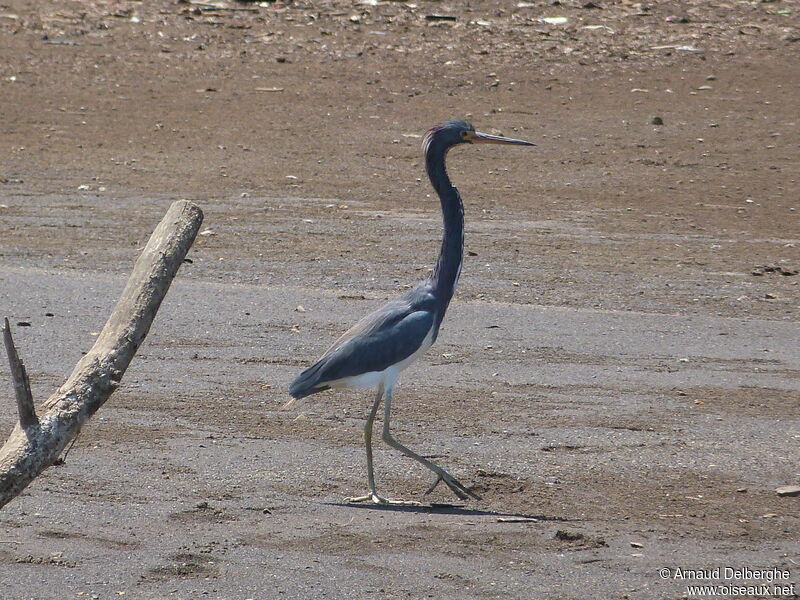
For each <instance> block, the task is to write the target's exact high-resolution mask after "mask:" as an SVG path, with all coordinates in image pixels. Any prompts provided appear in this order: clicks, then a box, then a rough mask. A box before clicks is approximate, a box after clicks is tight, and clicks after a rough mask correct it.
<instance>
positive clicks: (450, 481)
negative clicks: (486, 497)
mask: <svg viewBox="0 0 800 600" xmlns="http://www.w3.org/2000/svg"><path fill="white" fill-rule="evenodd" d="M385 400H386V401H385V403H384V406H383V410H384V413H383V414H384V416H383V441H384V442H386V443H387V444H389V445H390V446H391V447H392V448H394V449H395V450H399V451H400V452H402V453H403V454H405V455H406V456H408V457H409V458H413V459H414V460H416V461H417V462H418V463H420V464H421V465H423V466H424V467H426V468H428V469H430V470H431V471H433V472H434V473H436V475H437V479H436V481H435V482H434V483H433V485H432V486H431V487H430V488H428V491H426V492H425V494H424V495H428V494H430V493H431V492H432V491H433V490H434V488H435V487H436V486H437V485H438V484H439V482H440V481H444V482H445V483H446V484H447V487H449V488H450V489H451V490H453V493H455V495H456V496H458V497H459V498H460V499H461V500H468V499H469V498H474V499H476V500H480V499H481V497H480V496H478V494H476V493H475V492H473V491H472V490H470V489H469V488H467V487H466V486H465V485H464V484H462V483H461V482H460V481H458V480H457V479H456V478H455V477H453V476H452V475H450V473H448V472H447V471H445V470H444V469H443V468H442V467H440V466H439V465H437V464H436V463H434V462H432V461H430V460H428V459H427V458H424V457H422V456H420V455H419V454H417V453H416V452H414V451H413V450H411V449H409V448H406V447H405V446H403V444H401V443H400V442H398V441H397V440H396V439H394V438H393V437H392V433H391V431H390V430H389V418H390V414H391V411H392V388H389V389H387V390H386V393H385Z"/></svg>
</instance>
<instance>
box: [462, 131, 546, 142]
mask: <svg viewBox="0 0 800 600" xmlns="http://www.w3.org/2000/svg"><path fill="white" fill-rule="evenodd" d="M470 141H471V142H472V143H473V144H516V145H517V146H535V145H536V144H534V143H533V142H526V141H525V140H515V139H514V138H506V137H501V136H499V135H489V134H488V133H481V132H480V131H476V132H475V134H474V135H473V136H472V139H471V140H470Z"/></svg>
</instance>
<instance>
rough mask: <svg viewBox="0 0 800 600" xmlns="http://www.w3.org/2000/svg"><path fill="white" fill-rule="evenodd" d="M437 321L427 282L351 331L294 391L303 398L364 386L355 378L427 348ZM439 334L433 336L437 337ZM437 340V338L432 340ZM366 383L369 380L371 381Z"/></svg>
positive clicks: (295, 384) (298, 381) (302, 377)
mask: <svg viewBox="0 0 800 600" xmlns="http://www.w3.org/2000/svg"><path fill="white" fill-rule="evenodd" d="M435 322H436V300H435V299H434V296H433V294H432V293H431V285H430V283H429V282H425V283H423V284H421V285H419V286H418V287H416V288H414V289H412V290H410V291H408V292H406V293H405V294H403V295H402V296H400V297H399V298H396V299H394V300H392V301H390V302H388V303H386V304H384V305H383V306H381V307H380V308H379V309H378V310H376V311H374V312H372V313H370V314H368V315H367V316H366V317H364V318H363V319H361V320H360V321H359V322H358V323H356V324H355V325H354V326H353V327H351V328H350V329H348V330H347V331H346V332H345V333H344V334H343V335H342V336H341V337H340V338H339V339H338V340H336V341H335V342H334V343H333V345H332V346H331V347H330V348H329V349H328V351H327V352H325V354H323V355H322V357H321V358H320V359H319V360H318V361H317V362H316V363H315V364H314V365H313V366H311V367H310V368H308V369H306V370H305V371H303V372H302V373H301V374H300V376H299V377H298V378H297V379H295V380H294V382H292V385H291V386H290V387H289V393H290V394H291V395H292V396H293V397H294V398H304V397H305V396H309V395H311V394H315V393H317V392H322V391H324V390H327V389H330V388H331V387H348V384H350V385H349V386H350V387H374V385H373V386H370V385H366V386H361V385H358V384H357V383H355V382H352V379H353V378H355V377H358V376H360V375H361V376H363V375H365V374H368V373H376V374H377V373H382V372H384V371H386V370H387V369H389V368H391V367H392V366H393V365H397V364H400V363H402V362H403V361H405V360H407V359H408V358H409V357H411V356H412V355H413V354H414V353H415V352H417V351H418V350H419V349H420V347H421V346H423V344H424V341H425V338H426V336H428V335H429V334H430V333H431V330H432V329H433V327H434V323H435ZM435 335H436V334H435V332H434V334H433V336H434V339H435ZM431 342H433V340H431ZM365 383H368V381H366V382H365Z"/></svg>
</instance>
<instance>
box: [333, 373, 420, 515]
mask: <svg viewBox="0 0 800 600" xmlns="http://www.w3.org/2000/svg"><path fill="white" fill-rule="evenodd" d="M382 398H383V386H380V387H379V388H378V394H377V395H376V396H375V401H374V402H373V403H372V409H371V410H370V411H369V416H368V417H367V423H366V425H364V443H365V445H366V447H367V483H368V484H369V494H367V495H366V496H356V497H355V498H347V499H346V502H373V503H375V504H393V505H403V506H411V505H413V506H418V505H419V502H414V501H408V502H407V501H404V500H390V499H387V498H384V497H383V496H379V495H378V490H377V487H376V486H375V470H374V469H373V467H372V429H373V424H374V423H375V415H376V414H377V413H378V407H379V406H380V405H381V399H382Z"/></svg>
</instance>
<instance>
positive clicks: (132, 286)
mask: <svg viewBox="0 0 800 600" xmlns="http://www.w3.org/2000/svg"><path fill="white" fill-rule="evenodd" d="M202 221H203V212H202V211H201V210H200V208H199V207H198V206H196V205H195V204H192V203H191V202H187V201H185V200H181V201H178V202H174V203H173V204H172V206H170V208H169V210H168V211H167V214H166V215H164V218H163V219H162V220H161V223H159V224H158V227H156V229H155V231H154V232H153V235H152V236H150V241H149V242H148V243H147V246H146V247H145V249H144V251H143V252H142V254H141V256H139V259H138V260H137V261H136V264H135V265H134V267H133V272H132V273H131V276H130V278H129V279H128V283H127V285H126V286H125V289H124V290H123V292H122V296H121V297H120V299H119V301H118V302H117V305H116V307H115V308H114V312H112V313H111V316H110V317H109V319H108V321H107V322H106V325H105V327H103V330H102V331H101V333H100V335H99V337H98V338H97V341H96V342H95V344H94V346H93V347H92V349H91V350H89V352H88V353H87V354H86V355H85V356H84V357H83V358H82V359H81V360H80V361H79V362H78V364H77V365H76V366H75V369H74V370H73V371H72V374H71V375H70V376H69V378H68V379H67V381H66V382H65V383H64V385H62V386H61V387H60V388H59V389H58V390H57V391H56V392H55V393H54V394H53V395H52V396H50V398H49V399H48V400H47V401H46V402H45V403H44V405H43V407H42V408H43V409H44V411H45V412H44V413H43V414H42V415H41V416H40V417H39V419H38V424H37V423H33V422H32V421H30V418H29V417H30V415H28V416H27V417H23V414H22V410H20V421H21V424H18V425H17V426H16V427H15V428H14V430H13V431H12V433H11V436H10V437H9V438H8V440H7V441H6V443H5V444H4V445H3V447H2V448H0V508H2V507H3V506H5V505H6V504H7V503H8V502H9V501H10V500H11V499H13V498H14V497H15V496H17V495H18V494H19V493H20V492H21V491H22V490H23V489H25V487H26V486H27V485H28V484H29V483H30V482H31V481H33V479H35V478H36V476H37V475H39V474H40V473H41V472H42V471H44V470H45V469H46V468H47V467H49V466H50V465H51V464H53V463H54V462H55V461H56V460H57V459H58V457H59V455H60V454H61V452H62V450H63V449H64V448H65V447H66V446H67V444H69V443H70V441H71V440H73V439H74V438H75V436H77V435H78V433H79V432H80V429H81V427H82V426H83V424H84V423H85V422H86V421H87V420H88V419H89V417H91V416H92V415H93V414H94V413H95V412H97V409H99V408H100V407H101V406H102V405H103V403H104V402H105V401H106V400H107V399H108V397H109V396H110V395H111V393H112V392H113V391H114V390H115V389H116V388H117V386H118V385H119V382H120V380H121V379H122V375H123V373H125V369H127V368H128V365H129V364H130V362H131V360H132V359H133V357H134V355H135V354H136V350H138V348H139V346H140V345H141V343H142V342H143V341H144V338H145V336H146V335H147V332H148V331H149V330H150V325H151V324H152V323H153V319H154V318H155V316H156V313H157V312H158V308H159V306H160V305H161V301H162V300H163V299H164V296H165V295H166V293H167V290H168V289H169V286H170V284H171V283H172V279H173V278H174V277H175V274H176V273H177V271H178V268H179V267H180V266H181V264H182V263H183V259H184V258H185V256H186V253H187V252H188V251H189V248H190V247H191V246H192V243H193V242H194V239H195V237H196V236H197V232H198V230H199V229H200V224H201V223H202ZM7 339H8V340H10V331H8V332H7ZM6 347H7V348H8V342H6ZM11 347H12V348H13V342H12V343H11ZM13 352H14V355H16V350H14V351H13ZM9 360H10V361H11V362H12V363H13V359H12V358H11V356H10V355H9ZM17 361H19V359H18V358H17ZM19 362H20V364H21V361H19ZM23 370H24V367H23ZM12 377H14V384H15V390H16V391H17V400H18V407H19V406H21V405H20V403H19V398H20V393H21V392H20V388H19V387H18V379H17V375H16V374H15V372H14V367H13V366H12ZM25 379H26V380H27V377H26V378H25ZM30 409H31V413H33V403H32V402H31V403H30ZM33 418H34V419H36V416H35V413H33ZM25 423H27V426H26V425H25Z"/></svg>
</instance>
